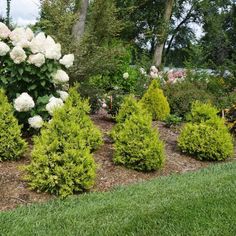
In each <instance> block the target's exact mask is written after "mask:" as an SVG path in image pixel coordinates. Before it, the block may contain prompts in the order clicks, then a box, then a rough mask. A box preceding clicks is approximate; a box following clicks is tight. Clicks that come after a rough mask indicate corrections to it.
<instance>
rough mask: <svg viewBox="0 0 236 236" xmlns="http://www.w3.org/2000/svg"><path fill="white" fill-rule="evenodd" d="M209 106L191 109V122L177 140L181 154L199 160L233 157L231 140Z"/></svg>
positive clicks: (195, 106) (197, 106) (218, 159)
mask: <svg viewBox="0 0 236 236" xmlns="http://www.w3.org/2000/svg"><path fill="white" fill-rule="evenodd" d="M215 112H216V110H215V108H214V107H211V106H210V105H209V104H205V105H203V104H200V103H196V104H195V105H194V106H193V107H192V111H191V114H192V122H190V123H187V124H186V125H185V127H184V128H183V130H182V131H181V133H180V136H179V138H178V146H179V148H180V149H181V151H182V152H184V153H188V154H190V155H192V156H194V157H195V158H197V159H199V160H208V161H222V160H225V159H227V158H229V157H231V156H232V155H233V150H234V145H233V138H232V136H231V135H230V133H229V130H228V129H227V127H226V126H225V124H224V120H223V119H221V118H220V117H217V116H216V114H215Z"/></svg>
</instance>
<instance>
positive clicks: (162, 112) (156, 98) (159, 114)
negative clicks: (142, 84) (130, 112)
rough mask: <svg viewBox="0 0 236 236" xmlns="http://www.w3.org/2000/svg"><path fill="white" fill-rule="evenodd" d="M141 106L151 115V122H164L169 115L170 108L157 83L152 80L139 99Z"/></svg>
mask: <svg viewBox="0 0 236 236" xmlns="http://www.w3.org/2000/svg"><path fill="white" fill-rule="evenodd" d="M141 103H142V104H143V106H144V107H145V108H146V109H147V110H148V111H149V112H150V113H151V114H152V118H153V120H165V118H166V117H167V116H168V115H169V114H170V107H169V103H168V101H167V99H166V97H165V96H164V94H163V90H161V89H160V88H159V85H158V82H157V81H156V80H153V81H152V82H151V84H150V86H149V88H148V90H147V92H146V93H145V94H144V96H143V97H142V99H141Z"/></svg>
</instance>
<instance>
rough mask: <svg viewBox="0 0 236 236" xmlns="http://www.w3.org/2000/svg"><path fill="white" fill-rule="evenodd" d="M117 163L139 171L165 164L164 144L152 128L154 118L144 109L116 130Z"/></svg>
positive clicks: (153, 168)
mask: <svg viewBox="0 0 236 236" xmlns="http://www.w3.org/2000/svg"><path fill="white" fill-rule="evenodd" d="M113 160H114V162H115V163H116V164H121V165H125V166H126V167H128V168H131V169H135V170H138V171H153V170H157V169H159V168H160V167H162V166H163V164H164V160H165V154H164V144H163V143H162V142H161V141H160V140H159V136H158V133H157V130H153V129H152V119H151V116H150V115H149V114H147V113H146V112H145V111H144V110H139V112H138V113H134V114H132V115H131V116H130V117H129V118H126V120H125V121H124V124H123V127H122V129H119V130H118V131H117V132H116V139H115V156H114V158H113Z"/></svg>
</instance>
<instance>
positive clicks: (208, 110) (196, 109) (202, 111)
mask: <svg viewBox="0 0 236 236" xmlns="http://www.w3.org/2000/svg"><path fill="white" fill-rule="evenodd" d="M217 113H218V110H217V109H216V108H215V107H213V106H212V105H211V104H209V103H202V102H200V101H195V102H193V104H192V109H191V112H190V113H189V114H188V115H187V120H188V121H191V122H193V123H200V122H202V121H207V120H209V119H211V118H214V117H217Z"/></svg>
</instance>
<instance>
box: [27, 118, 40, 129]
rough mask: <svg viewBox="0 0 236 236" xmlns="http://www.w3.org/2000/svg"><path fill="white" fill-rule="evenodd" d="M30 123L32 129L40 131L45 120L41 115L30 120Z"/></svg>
mask: <svg viewBox="0 0 236 236" xmlns="http://www.w3.org/2000/svg"><path fill="white" fill-rule="evenodd" d="M28 123H29V125H30V127H32V128H34V129H40V128H41V127H42V126H43V119H42V117H41V116H39V115H37V116H33V117H31V118H29V119H28Z"/></svg>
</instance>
